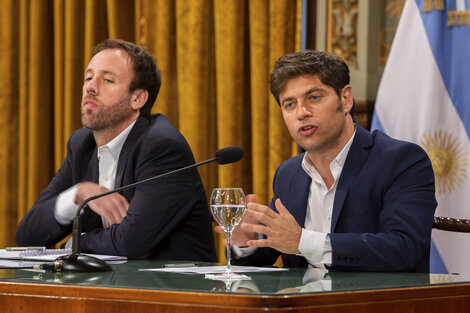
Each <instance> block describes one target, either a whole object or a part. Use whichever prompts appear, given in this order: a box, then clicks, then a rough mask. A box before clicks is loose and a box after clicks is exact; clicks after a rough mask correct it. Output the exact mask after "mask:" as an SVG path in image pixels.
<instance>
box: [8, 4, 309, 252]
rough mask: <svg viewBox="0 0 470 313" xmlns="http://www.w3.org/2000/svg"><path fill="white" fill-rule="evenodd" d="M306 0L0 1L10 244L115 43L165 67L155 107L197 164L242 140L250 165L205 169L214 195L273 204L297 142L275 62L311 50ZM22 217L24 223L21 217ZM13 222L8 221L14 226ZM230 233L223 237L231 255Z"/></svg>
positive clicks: (75, 125)
mask: <svg viewBox="0 0 470 313" xmlns="http://www.w3.org/2000/svg"><path fill="white" fill-rule="evenodd" d="M300 3H301V0H271V1H269V0H251V1H248V0H193V1H186V0H176V1H167V0H125V1H120V0H106V1H105V0H101V1H96V0H86V1H83V0H68V1H64V0H20V1H15V0H0V5H1V7H2V10H1V11H0V18H1V24H0V25H1V26H2V29H1V30H0V34H1V38H0V51H1V52H2V58H1V59H0V62H1V63H0V64H1V65H2V68H3V69H5V72H6V74H5V75H3V77H2V78H1V79H2V82H3V84H2V86H6V87H7V88H5V90H3V91H1V92H0V107H1V108H2V109H3V112H4V113H5V114H4V116H2V117H1V118H0V137H1V138H2V141H3V143H4V144H3V145H2V147H1V148H0V170H2V178H1V180H0V195H2V198H1V200H0V203H1V206H0V217H1V222H0V223H2V224H1V225H2V227H1V228H0V246H6V245H12V244H14V233H15V230H16V224H17V222H19V220H20V219H21V217H22V216H23V215H24V214H25V212H26V211H27V210H28V209H29V208H30V207H31V206H32V204H33V203H34V201H35V200H36V198H37V196H38V195H39V193H40V191H41V190H42V189H44V188H45V187H46V186H47V184H48V183H49V181H50V179H51V178H52V177H53V175H54V173H55V171H56V170H57V169H58V167H59V166H60V164H61V162H62V160H63V158H64V156H65V153H66V146H65V145H66V140H67V139H68V137H69V135H70V133H71V132H72V131H74V130H76V129H78V128H80V127H81V117H80V101H81V92H82V91H81V90H82V83H83V70H84V68H85V66H86V64H87V63H88V61H89V59H90V54H91V50H92V48H93V47H94V46H95V45H96V44H97V43H99V42H101V41H102V40H104V39H106V38H120V39H123V40H127V41H133V42H136V43H137V44H140V45H144V46H146V47H147V48H148V49H149V51H150V52H151V53H152V54H153V55H154V56H155V57H156V59H157V63H158V66H159V68H160V69H161V71H162V88H161V90H160V94H159V96H158V98H157V102H156V105H155V107H154V109H153V113H156V112H161V113H163V114H165V115H166V116H168V117H169V119H170V120H171V121H172V122H173V123H174V124H175V126H177V127H178V128H179V129H180V131H181V132H182V133H183V135H184V136H185V137H186V139H187V141H188V142H189V144H190V146H191V148H192V150H193V152H194V155H195V158H196V161H202V160H205V159H208V158H211V157H213V153H214V152H215V151H216V150H217V149H219V148H222V147H225V146H229V145H239V146H241V147H243V149H244V150H245V156H244V158H243V159H242V161H241V162H239V163H236V164H232V165H224V166H217V165H215V164H211V165H206V166H203V167H201V168H200V169H199V171H200V173H201V177H202V179H203V183H204V185H205V188H206V192H207V194H208V195H209V194H210V193H211V191H212V189H213V188H215V187H223V186H234V187H242V188H243V189H244V190H245V192H246V193H256V194H257V195H258V201H259V202H261V203H267V202H268V201H269V200H270V197H271V195H272V191H271V180H272V176H273V174H274V170H275V169H276V168H277V166H278V165H279V164H280V163H281V162H282V161H284V160H285V159H287V158H289V157H290V156H292V153H293V151H292V149H291V148H292V147H293V144H292V140H291V138H290V135H289V134H288V132H287V130H286V129H285V126H284V122H283V120H282V116H281V112H280V110H279V108H278V105H277V103H275V100H274V99H273V98H272V97H271V95H270V93H269V73H270V71H271V69H272V67H273V65H274V61H275V60H276V59H277V58H278V57H279V56H281V55H282V54H284V53H288V52H293V51H295V50H297V49H298V47H299V40H300V39H299V38H300V27H299V25H300V19H299V16H300ZM12 221H13V222H12ZM8 223H10V224H9V225H11V226H7V224H8ZM222 239H223V237H220V236H219V237H218V243H217V245H218V248H219V254H220V259H221V260H223V259H224V256H223V250H224V249H223V240H222Z"/></svg>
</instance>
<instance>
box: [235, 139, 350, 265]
mask: <svg viewBox="0 0 470 313" xmlns="http://www.w3.org/2000/svg"><path fill="white" fill-rule="evenodd" d="M355 135H356V131H354V134H353V135H352V136H351V138H350V139H349V141H348V143H347V144H346V145H345V146H344V148H343V149H342V150H341V151H340V153H338V155H337V156H336V157H335V158H334V159H333V161H332V162H331V163H330V170H331V173H332V175H333V178H334V183H333V186H331V187H330V189H328V188H327V187H326V184H325V182H324V181H323V179H322V177H321V176H320V174H319V173H318V171H317V169H316V168H315V166H314V165H313V164H312V163H311V162H310V159H308V157H307V154H305V155H304V158H303V160H302V168H303V169H304V171H305V172H306V173H307V174H308V175H309V176H310V178H311V179H312V182H311V183H310V191H309V194H308V202H307V214H306V217H305V223H304V228H302V234H301V236H300V242H299V247H298V249H299V251H300V254H299V255H300V256H303V257H305V258H306V260H307V262H308V263H309V267H318V268H324V265H331V260H332V249H331V243H330V237H329V236H328V233H330V232H331V215H332V211H333V203H334V199H335V193H336V187H337V186H338V180H339V177H340V176H341V172H342V171H343V167H344V162H345V161H346V157H347V156H348V153H349V149H350V148H351V145H352V142H353V140H354V136H355ZM232 250H233V252H234V255H235V258H241V257H246V256H249V255H251V254H253V253H254V252H255V251H256V248H255V247H244V248H241V247H237V246H234V247H233V249H232Z"/></svg>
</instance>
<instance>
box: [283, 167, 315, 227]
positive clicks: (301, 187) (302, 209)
mask: <svg viewBox="0 0 470 313" xmlns="http://www.w3.org/2000/svg"><path fill="white" fill-rule="evenodd" d="M302 159H303V158H302ZM302 159H301V160H302ZM296 175H297V177H296V178H295V179H294V182H293V184H292V185H291V191H290V192H289V194H290V195H298V197H292V198H293V199H290V203H289V204H287V203H286V207H287V208H289V209H290V211H291V214H292V215H293V216H294V218H295V220H296V221H297V223H298V224H299V225H300V227H304V225H305V216H306V214H307V201H308V194H309V192H310V184H311V181H312V180H311V178H310V176H308V174H307V173H306V172H305V171H304V170H303V169H302V161H301V162H300V163H299V167H298V169H297V174H296Z"/></svg>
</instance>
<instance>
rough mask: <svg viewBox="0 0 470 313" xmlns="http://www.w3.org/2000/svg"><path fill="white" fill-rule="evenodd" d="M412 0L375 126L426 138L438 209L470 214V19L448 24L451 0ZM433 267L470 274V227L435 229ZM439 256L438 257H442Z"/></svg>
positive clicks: (455, 5) (457, 4)
mask: <svg viewBox="0 0 470 313" xmlns="http://www.w3.org/2000/svg"><path fill="white" fill-rule="evenodd" d="M424 1H425V0H407V1H406V3H405V7H404V9H403V12H402V16H401V18H400V22H399V25H398V28H397V32H396V34H395V38H394V41H393V44H392V47H391V50H390V54H389V57H388V61H387V64H386V66H385V70H384V74H383V76H382V80H381V82H380V86H379V90H378V94H377V101H376V107H375V114H374V118H373V123H372V129H382V130H384V131H385V132H386V133H387V134H389V135H390V136H392V137H395V138H398V139H402V140H407V141H412V142H415V143H417V144H419V145H421V146H422V147H423V148H424V149H425V150H426V152H427V153H428V155H429V156H430V158H431V160H432V162H433V168H434V172H435V175H436V197H437V200H438V207H437V210H436V215H441V216H449V217H456V218H470V179H469V177H470V172H469V168H468V166H469V165H470V140H469V134H470V26H469V25H456V26H448V23H447V17H448V15H447V11H452V10H466V8H470V5H469V3H468V2H469V1H466V0H465V1H464V0H447V1H445V6H444V9H443V10H442V9H441V10H430V11H427V12H423V11H424V10H422V7H423V2H424ZM432 238H433V249H432V257H431V272H444V271H447V272H450V273H461V274H470V267H469V266H468V260H469V259H470V249H469V248H470V235H469V234H458V233H451V232H445V231H438V230H433V234H432ZM439 256H440V259H439Z"/></svg>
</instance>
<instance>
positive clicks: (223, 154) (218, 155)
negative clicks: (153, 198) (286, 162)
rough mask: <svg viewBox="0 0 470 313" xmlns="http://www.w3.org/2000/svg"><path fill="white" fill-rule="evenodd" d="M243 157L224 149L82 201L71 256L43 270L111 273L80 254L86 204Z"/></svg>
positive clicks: (238, 149) (100, 262)
mask: <svg viewBox="0 0 470 313" xmlns="http://www.w3.org/2000/svg"><path fill="white" fill-rule="evenodd" d="M242 157H243V149H242V148H241V147H238V146H230V147H225V148H222V149H220V150H217V151H216V152H215V156H214V158H212V159H209V160H206V161H202V162H199V163H195V164H191V165H188V166H185V167H182V168H179V169H176V170H173V171H170V172H166V173H163V174H160V175H157V176H154V177H150V178H147V179H144V180H141V181H138V182H135V183H132V184H129V185H126V186H122V187H119V188H116V189H113V190H110V191H108V192H104V193H101V194H97V195H94V196H91V197H89V198H87V199H85V201H83V202H82V203H81V204H80V205H79V206H78V208H77V211H76V213H75V217H74V219H73V229H72V254H68V255H64V256H61V257H58V258H57V259H56V260H55V261H54V262H53V263H52V264H47V265H46V264H45V266H44V267H45V268H44V269H50V270H52V271H56V272H109V271H112V270H113V269H112V267H111V266H110V265H109V264H108V263H106V262H105V261H103V260H100V259H98V258H95V257H93V256H90V255H86V254H80V236H81V228H82V227H81V219H80V217H81V215H80V213H81V211H82V209H83V208H84V207H85V206H86V205H87V204H88V202H90V201H93V200H96V199H98V198H101V197H104V196H107V195H110V194H112V193H116V192H120V191H123V190H125V189H129V188H133V187H136V186H138V185H141V184H145V183H148V182H152V181H154V180H157V179H159V178H163V177H166V176H169V175H173V174H176V173H179V172H182V171H186V170H189V169H192V168H196V167H198V166H201V165H204V164H207V163H210V162H214V161H215V162H217V163H218V164H220V165H223V164H229V163H235V162H238V161H240V160H241V158H242Z"/></svg>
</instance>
